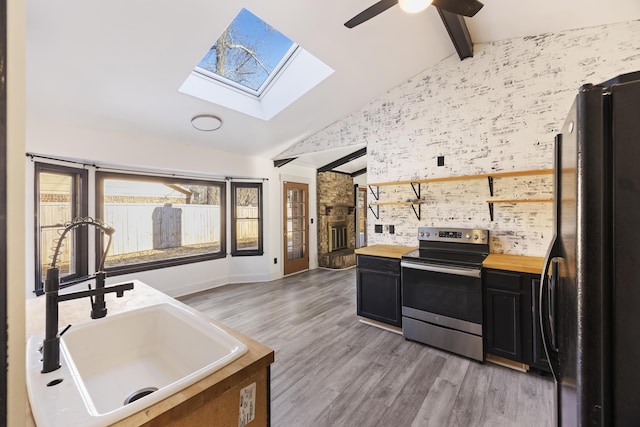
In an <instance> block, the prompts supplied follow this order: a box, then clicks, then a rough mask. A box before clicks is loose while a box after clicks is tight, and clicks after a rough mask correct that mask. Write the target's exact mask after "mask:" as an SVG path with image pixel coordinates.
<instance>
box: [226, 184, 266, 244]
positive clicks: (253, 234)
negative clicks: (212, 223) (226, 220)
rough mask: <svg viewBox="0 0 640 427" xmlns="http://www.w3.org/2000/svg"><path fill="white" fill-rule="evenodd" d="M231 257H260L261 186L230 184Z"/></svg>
mask: <svg viewBox="0 0 640 427" xmlns="http://www.w3.org/2000/svg"><path fill="white" fill-rule="evenodd" d="M231 206H232V208H231V209H232V212H231V255H234V256H238V255H262V254H263V251H262V184H259V183H246V182H232V183H231Z"/></svg>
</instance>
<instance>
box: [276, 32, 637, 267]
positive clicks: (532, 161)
mask: <svg viewBox="0 0 640 427" xmlns="http://www.w3.org/2000/svg"><path fill="white" fill-rule="evenodd" d="M637 70H640V21H630V22H626V23H620V24H613V25H607V26H599V27H591V28H583V29H577V30H571V31H565V32H561V33H553V34H542V35H539V36H533V37H525V38H517V39H510V40H504V41H499V42H493V43H485V44H477V45H475V46H474V57H473V58H468V59H465V60H464V61H460V60H459V59H458V57H457V55H455V54H454V55H451V56H450V57H448V58H446V59H445V60H443V61H441V62H440V63H438V64H436V65H435V66H433V67H431V68H429V69H427V70H425V71H424V72H422V73H420V74H418V75H417V76H415V77H414V78H412V79H410V80H409V81H407V82H405V83H403V84H401V85H399V86H397V87H395V88H393V89H391V90H390V91H388V92H387V93H386V94H384V95H383V96H380V97H379V98H377V99H375V100H373V101H371V102H370V103H369V104H367V105H365V106H364V107H362V108H361V109H359V110H357V111H355V112H354V113H352V114H350V115H349V116H348V117H345V118H344V119H343V120H340V121H338V122H336V123H334V124H332V125H330V126H328V127H327V128H325V129H323V130H322V131H320V132H318V133H317V134H315V135H313V136H311V137H309V138H307V139H305V140H303V141H301V142H299V143H298V144H295V145H294V146H292V147H291V148H290V149H289V150H287V151H286V152H285V153H286V155H287V156H294V155H296V154H301V153H306V152H314V151H320V150H324V149H328V148H335V147H342V146H348V145H353V144H359V143H362V142H366V143H367V153H368V163H367V173H368V182H370V183H371V182H383V181H399V180H408V179H419V178H431V177H441V176H455V175H471V174H478V173H487V172H491V171H511V170H525V169H544V168H550V167H551V164H552V157H553V155H552V150H553V139H554V136H555V134H556V133H557V131H558V130H559V129H560V127H561V126H562V123H563V122H564V119H565V117H566V114H567V112H568V110H569V107H570V106H571V103H572V101H573V98H574V96H575V95H576V93H577V90H578V88H579V86H580V85H582V84H584V83H599V82H601V81H604V80H607V79H609V78H612V77H614V76H616V75H618V74H622V73H626V72H631V71H637ZM285 153H283V154H285ZM438 156H445V165H444V166H443V167H437V157H438ZM380 193H381V200H388V201H392V200H396V201H398V200H406V199H408V198H413V197H415V196H414V194H413V191H412V190H411V188H410V186H408V185H405V186H397V187H396V186H392V187H380ZM551 194H552V189H551V181H550V179H549V177H522V178H517V179H516V178H511V179H506V178H505V179H497V180H496V182H495V192H494V197H496V198H509V199H511V198H518V197H525V196H526V195H533V196H535V197H541V198H545V197H551ZM369 195H371V193H369ZM421 196H422V197H421V199H423V200H424V201H425V204H424V205H422V214H421V219H420V220H418V219H417V218H416V217H415V215H414V214H413V211H411V208H410V207H409V206H381V207H380V219H379V220H376V218H375V217H374V216H373V215H372V214H371V213H369V216H368V224H369V225H368V232H369V244H376V243H384V244H403V245H415V244H416V242H417V240H416V231H417V227H418V226H422V225H424V226H450V227H478V228H487V229H490V231H491V236H492V238H491V249H492V251H494V252H507V253H514V254H522V255H532V256H543V255H544V252H545V249H546V247H547V244H548V241H549V238H550V237H551V236H550V233H551V230H552V222H553V219H552V214H551V205H550V203H518V204H497V205H495V216H494V220H493V221H491V220H490V218H489V209H488V206H487V203H486V200H487V199H488V198H490V197H489V189H488V185H487V181H486V179H483V180H478V181H454V182H448V183H438V184H430V185H424V184H423V185H422V194H421ZM371 200H372V197H370V201H371ZM374 224H386V225H388V224H393V225H395V226H396V227H395V228H396V233H395V234H394V235H391V234H388V232H387V231H386V230H385V232H384V233H382V234H375V233H374V232H373V225H374Z"/></svg>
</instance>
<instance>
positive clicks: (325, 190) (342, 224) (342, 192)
mask: <svg viewBox="0 0 640 427" xmlns="http://www.w3.org/2000/svg"><path fill="white" fill-rule="evenodd" d="M353 191H354V189H353V178H351V176H350V175H345V174H341V173H335V172H320V173H318V176H317V194H318V264H319V266H320V267H327V268H347V267H351V266H353V265H355V263H356V256H355V252H354V248H355V242H356V241H355V204H354V193H353Z"/></svg>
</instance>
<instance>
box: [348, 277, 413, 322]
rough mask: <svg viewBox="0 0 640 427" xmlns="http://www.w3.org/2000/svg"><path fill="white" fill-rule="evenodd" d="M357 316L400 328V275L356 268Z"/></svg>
mask: <svg viewBox="0 0 640 427" xmlns="http://www.w3.org/2000/svg"><path fill="white" fill-rule="evenodd" d="M356 281H357V293H358V315H359V316H363V317H368V318H370V319H373V320H377V321H379V322H384V323H388V324H390V325H394V326H402V314H401V309H400V275H398V274H393V273H387V272H382V271H375V270H369V269H363V268H358V270H357V280H356Z"/></svg>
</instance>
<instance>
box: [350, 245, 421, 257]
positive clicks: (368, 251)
mask: <svg viewBox="0 0 640 427" xmlns="http://www.w3.org/2000/svg"><path fill="white" fill-rule="evenodd" d="M415 249H417V247H416V246H400V245H371V246H365V247H363V248H358V249H356V250H355V253H356V255H369V256H379V257H385V258H397V259H400V258H402V255H404V254H406V253H408V252H411V251H413V250H415Z"/></svg>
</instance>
